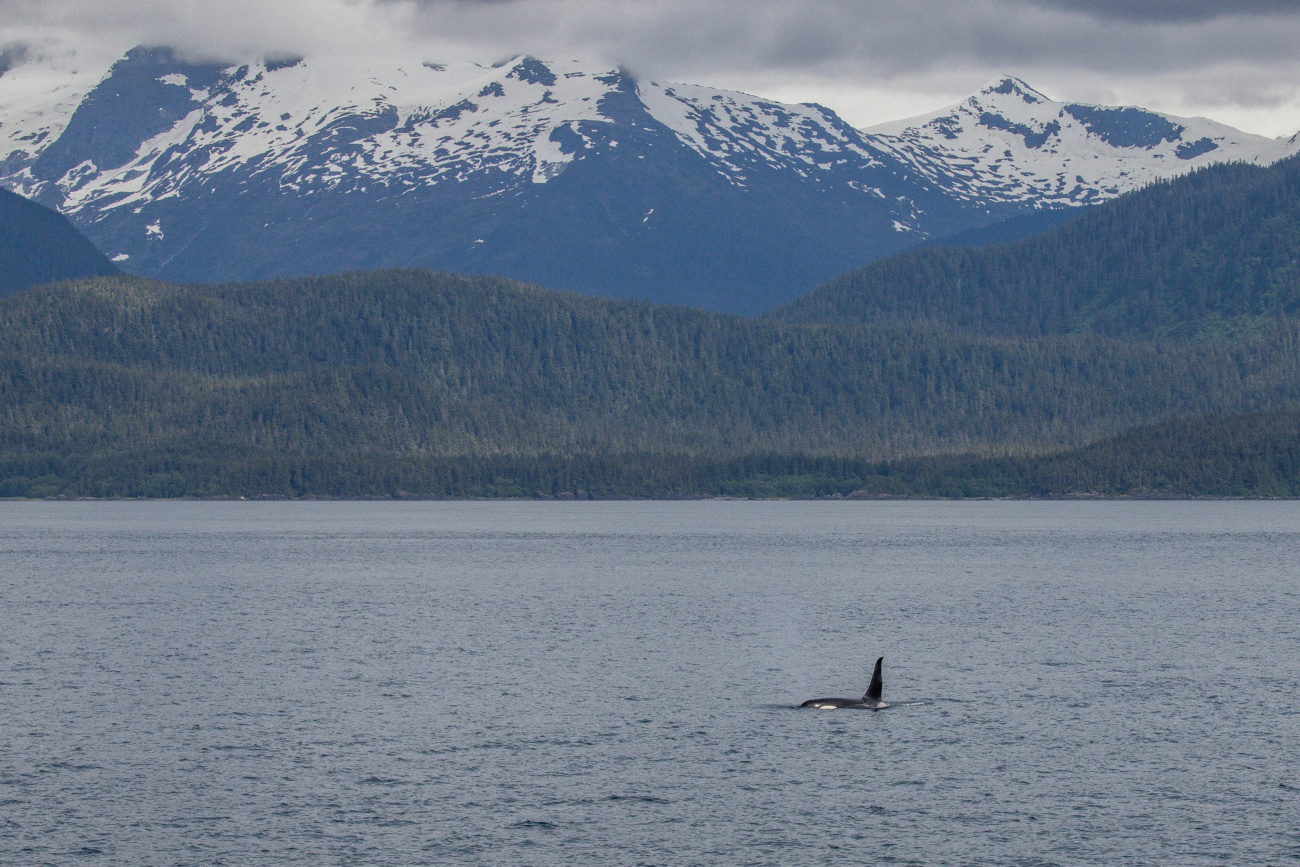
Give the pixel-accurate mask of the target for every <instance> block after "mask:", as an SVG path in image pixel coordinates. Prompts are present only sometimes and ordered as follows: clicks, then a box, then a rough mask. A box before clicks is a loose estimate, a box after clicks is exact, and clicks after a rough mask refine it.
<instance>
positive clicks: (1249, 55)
mask: <svg viewBox="0 0 1300 867" xmlns="http://www.w3.org/2000/svg"><path fill="white" fill-rule="evenodd" d="M137 44H165V45H171V46H175V47H177V48H179V49H181V50H184V51H186V52H189V53H191V54H193V55H195V56H197V57H204V58H213V59H224V60H238V59H241V58H245V57H265V56H283V55H291V54H292V55H297V54H320V53H330V54H375V55H389V54H393V53H399V54H402V55H406V56H416V55H419V56H422V57H425V58H426V59H429V60H431V61H451V60H477V61H480V62H491V61H492V60H494V59H499V58H500V57H506V56H513V55H517V54H521V53H531V54H536V55H539V56H548V57H557V58H568V57H583V58H591V59H596V60H600V61H605V62H609V63H622V64H624V65H627V66H629V67H630V68H631V69H633V70H634V71H636V72H638V73H639V74H641V75H647V76H653V77H661V78H665V79H670V80H679V81H688V82H696V83H706V84H710V85H713V86H720V87H730V88H735V89H741V90H747V91H750V92H755V93H760V94H763V95H765V96H769V97H772V98H775V99H781V100H785V101H817V102H822V103H825V104H827V105H830V106H832V107H834V108H835V109H836V110H837V111H839V112H840V113H841V114H843V115H844V116H846V117H847V118H848V119H849V120H851V121H852V122H854V123H857V124H861V125H866V124H869V123H874V122H879V121H885V120H890V119H893V118H896V117H900V116H904V115H910V114H917V113H919V112H921V111H926V110H929V109H932V108H935V107H936V106H937V105H940V104H943V103H947V102H952V101H955V100H957V99H959V98H961V97H963V96H965V95H967V94H969V93H970V92H972V91H973V90H975V89H976V88H978V87H979V86H980V85H981V84H983V83H984V82H986V81H988V80H989V79H990V78H992V77H994V76H995V75H997V74H1000V73H1002V72H1004V71H1005V72H1011V73H1014V74H1015V75H1018V76H1020V77H1021V78H1024V79H1026V80H1028V81H1030V82H1031V83H1033V84H1034V86H1035V87H1038V88H1040V89H1043V90H1044V91H1046V92H1049V93H1052V94H1053V95H1054V96H1057V97H1060V98H1065V99H1071V100H1078V101H1088V102H1102V103H1112V104H1114V103H1121V104H1125V103H1127V104H1141V105H1146V106H1148V107H1151V108H1157V109H1160V110H1164V111H1169V112H1173V113H1177V114H1183V115H1187V114H1204V115H1209V116H1213V117H1215V118H1216V119H1219V120H1222V121H1225V122H1227V123H1231V124H1233V125H1236V126H1239V127H1242V128H1244V129H1248V130H1251V131H1256V132H1262V133H1265V134H1269V135H1281V134H1289V133H1291V132H1294V131H1295V130H1296V129H1300V72H1298V71H1297V70H1298V69H1300V65H1298V64H1297V62H1296V61H1297V60H1300V4H1298V3H1295V2H1294V0H1236V2H1215V0H1144V2H1141V3H1134V2H1131V0H969V2H963V3H957V4H954V3H951V2H943V0H889V2H885V0H713V2H709V3H700V2H698V0H600V2H596V0H277V2H276V3H273V4H272V3H265V2H264V0H222V2H217V3H214V2H211V0H206V2H204V0H115V2H114V3H111V4H106V3H104V2H103V0H0V47H3V50H0V70H2V69H3V68H4V65H5V64H10V65H12V64H13V63H15V62H21V61H22V60H23V59H24V58H27V57H33V56H38V55H41V54H45V55H50V54H61V55H64V56H67V57H70V58H76V59H77V62H80V63H83V64H88V65H94V64H100V65H102V66H103V68H107V66H108V64H110V63H111V62H112V60H113V59H114V58H115V57H116V56H120V54H121V53H122V52H124V51H125V50H126V49H127V48H130V47H131V46H133V45H137Z"/></svg>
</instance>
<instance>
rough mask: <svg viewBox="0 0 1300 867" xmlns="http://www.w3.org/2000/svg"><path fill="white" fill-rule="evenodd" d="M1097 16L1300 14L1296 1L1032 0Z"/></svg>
mask: <svg viewBox="0 0 1300 867" xmlns="http://www.w3.org/2000/svg"><path fill="white" fill-rule="evenodd" d="M1031 2H1033V3H1034V4H1035V5H1038V6H1046V7H1051V8H1055V9H1061V10H1064V11H1068V12H1076V13H1080V14H1083V15H1089V16H1092V17H1095V18H1113V19H1119V20H1124V21H1152V22H1162V23H1180V22H1189V21H1193V22H1194V21H1208V20H1211V19H1216V18H1243V17H1254V16H1293V15H1300V3H1297V2H1296V0H1138V2H1134V0H1031Z"/></svg>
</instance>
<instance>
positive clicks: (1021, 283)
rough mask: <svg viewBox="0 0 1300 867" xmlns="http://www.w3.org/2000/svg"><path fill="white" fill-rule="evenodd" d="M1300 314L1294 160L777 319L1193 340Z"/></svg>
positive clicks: (868, 284) (863, 287)
mask: <svg viewBox="0 0 1300 867" xmlns="http://www.w3.org/2000/svg"><path fill="white" fill-rule="evenodd" d="M1298 315H1300V160H1298V159H1294V158H1293V159H1289V160H1285V161H1283V162H1280V163H1278V164H1276V165H1274V166H1272V167H1271V168H1258V167H1256V166H1247V165H1241V164H1237V165H1224V166H1214V167H1211V168H1206V169H1202V170H1200V171H1198V172H1196V173H1194V174H1192V175H1189V176H1186V177H1182V178H1177V179H1175V180H1172V181H1162V182H1159V183H1157V184H1155V185H1153V186H1151V187H1148V188H1146V189H1144V190H1140V191H1138V192H1135V193H1132V194H1130V195H1128V196H1124V197H1122V198H1120V199H1117V200H1115V201H1113V202H1110V203H1107V204H1105V205H1101V206H1099V207H1097V208H1094V209H1092V210H1091V211H1090V212H1089V213H1087V214H1085V215H1084V216H1082V217H1080V218H1079V219H1077V220H1074V221H1072V222H1069V223H1066V224H1065V225H1062V226H1060V227H1058V228H1055V229H1052V230H1050V231H1048V232H1045V233H1043V234H1041V235H1037V236H1034V237H1032V238H1028V239H1026V240H1023V241H1018V242H1015V243H1011V244H1006V245H1001V246H995V247H987V248H983V249H946V248H945V249H927V250H918V251H914V252H910V253H904V254H900V255H898V256H894V257H892V258H890V259H887V260H884V261H881V262H877V263H875V264H873V265H869V266H867V267H865V268H862V269H859V270H856V271H852V272H850V273H848V274H845V275H843V276H841V277H839V278H837V279H835V280H833V281H832V282H831V283H829V284H827V285H826V286H824V287H822V288H820V289H817V290H814V291H813V292H811V293H809V294H808V295H805V296H803V297H802V298H799V299H798V300H796V301H794V302H792V303H791V304H790V305H788V306H786V307H784V308H782V309H780V310H778V311H775V312H774V313H773V314H772V317H773V318H775V319H780V320H782V321H786V322H804V323H813V322H863V323H874V324H890V323H908V324H910V325H916V324H920V323H931V324H933V325H935V326H937V327H942V328H953V329H960V330H963V331H967V332H972V333H980V334H1002V335H1019V336H1043V335H1059V334H1070V333H1079V332H1086V333H1093V334H1104V335H1109V336H1113V337H1123V338H1136V339H1148V338H1152V337H1163V338H1172V339H1181V338H1187V337H1196V336H1207V335H1210V336H1213V335H1223V334H1233V333H1241V332H1245V331H1249V330H1251V329H1254V328H1256V327H1259V326H1260V324H1261V323H1271V322H1274V321H1278V320H1284V319H1294V318H1295V317H1297V316H1298Z"/></svg>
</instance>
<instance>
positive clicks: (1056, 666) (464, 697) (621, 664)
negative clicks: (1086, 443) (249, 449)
mask: <svg viewBox="0 0 1300 867" xmlns="http://www.w3.org/2000/svg"><path fill="white" fill-rule="evenodd" d="M877 656H884V657H885V668H884V671H885V694H884V697H885V700H886V701H888V702H891V704H892V706H891V707H890V708H889V709H887V710H885V711H881V712H878V713H876V712H869V711H851V710H846V711H834V712H827V711H819V710H803V709H798V708H797V707H796V706H797V705H798V704H799V703H800V702H801V701H803V700H805V699H808V698H814V697H821V696H828V695H829V696H848V697H856V696H860V695H861V694H862V692H863V691H864V690H865V688H866V682H867V679H868V677H869V674H870V668H871V665H872V663H873V662H874V661H875V659H876V657H877ZM1298 687H1300V503H1295V502H1076V503H1059V502H949V503H944V502H906V503H861V502H836V503H826V502H803V503H800V502H686V503H531V502H470V503H251V502H250V503H237V502H231V503H196V502H139V503H136V502H118V503H25V502H9V503H0V863H2V864H5V865H29V864H124V865H126V864H129V865H182V864H184V865H189V864H193V865H209V864H230V865H246V864H303V865H308V864H311V865H318V864H357V865H361V864H366V865H370V864H378V865H390V864H391V865H414V864H494V865H495V864H502V865H623V864H627V865H633V864H646V865H694V864H736V865H750V864H752V865H786V864H824V863H829V862H831V861H835V860H838V859H841V858H843V859H847V861H848V863H873V864H874V863H880V864H923V865H943V864H954V865H968V864H970V865H973V864H989V865H1049V864H1061V865H1085V864H1125V865H1139V864H1153V865H1157V864H1158V865H1173V864H1178V865H1210V864H1224V865H1281V864H1294V863H1297V862H1298V861H1300V711H1298V709H1297V701H1298V700H1300V690H1298Z"/></svg>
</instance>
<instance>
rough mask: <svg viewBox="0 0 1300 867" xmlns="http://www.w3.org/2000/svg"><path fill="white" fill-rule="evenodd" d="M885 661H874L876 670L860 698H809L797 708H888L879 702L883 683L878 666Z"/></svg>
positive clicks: (882, 658)
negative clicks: (864, 693) (865, 691)
mask: <svg viewBox="0 0 1300 867" xmlns="http://www.w3.org/2000/svg"><path fill="white" fill-rule="evenodd" d="M884 661H885V658H884V657H883V656H882V657H880V658H879V659H877V660H876V670H875V671H874V672H872V674H871V685H870V686H868V687H867V694H866V695H864V696H862V698H860V699H857V698H810V699H808V701H806V702H804V703H803V704H801V705H799V707H815V708H817V709H818V710H845V709H848V710H884V709H885V708H887V707H889V705H887V704H885V703H884V702H883V701H881V700H880V692H881V689H882V688H883V687H884V681H882V680H881V678H880V664H881V663H882V662H884Z"/></svg>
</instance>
